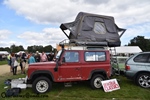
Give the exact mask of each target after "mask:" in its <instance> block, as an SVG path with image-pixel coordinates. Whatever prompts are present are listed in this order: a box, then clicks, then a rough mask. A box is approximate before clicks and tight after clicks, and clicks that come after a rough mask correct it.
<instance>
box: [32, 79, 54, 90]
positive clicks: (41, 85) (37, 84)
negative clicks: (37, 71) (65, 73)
mask: <svg viewBox="0 0 150 100" xmlns="http://www.w3.org/2000/svg"><path fill="white" fill-rule="evenodd" d="M51 87H52V84H51V81H50V79H48V78H47V77H39V78H37V79H35V80H34V82H33V84H32V89H33V91H34V92H35V93H45V92H48V91H50V90H51Z"/></svg>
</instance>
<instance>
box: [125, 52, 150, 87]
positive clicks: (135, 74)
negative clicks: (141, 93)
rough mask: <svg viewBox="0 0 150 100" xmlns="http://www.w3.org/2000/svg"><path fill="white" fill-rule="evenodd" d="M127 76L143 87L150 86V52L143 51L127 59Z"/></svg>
mask: <svg viewBox="0 0 150 100" xmlns="http://www.w3.org/2000/svg"><path fill="white" fill-rule="evenodd" d="M125 76H126V77H127V78H129V79H132V80H133V81H134V82H135V83H136V84H137V85H139V86H141V87H143V88H150V52H141V53H138V54H135V55H133V56H131V57H130V58H129V59H127V60H126V62H125Z"/></svg>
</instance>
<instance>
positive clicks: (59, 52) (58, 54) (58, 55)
mask: <svg viewBox="0 0 150 100" xmlns="http://www.w3.org/2000/svg"><path fill="white" fill-rule="evenodd" d="M61 52H62V50H60V51H58V53H57V55H56V59H58V58H59V57H60V54H61Z"/></svg>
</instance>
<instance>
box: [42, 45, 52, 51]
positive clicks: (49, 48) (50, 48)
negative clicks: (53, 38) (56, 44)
mask: <svg viewBox="0 0 150 100" xmlns="http://www.w3.org/2000/svg"><path fill="white" fill-rule="evenodd" d="M52 48H53V47H52V46H51V45H48V46H45V47H44V48H43V49H44V52H52Z"/></svg>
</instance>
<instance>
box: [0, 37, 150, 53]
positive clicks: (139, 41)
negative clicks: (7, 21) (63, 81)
mask: <svg viewBox="0 0 150 100" xmlns="http://www.w3.org/2000/svg"><path fill="white" fill-rule="evenodd" d="M125 46H139V47H140V48H141V50H142V51H150V39H146V38H145V37H144V36H137V37H134V38H133V39H131V40H130V42H129V43H128V44H127V45H125ZM0 51H8V52H19V51H27V52H36V51H39V52H43V51H44V52H55V51H56V48H53V47H52V46H51V45H47V46H44V47H43V46H41V45H39V46H38V45H34V46H28V47H27V50H25V49H24V47H23V46H22V45H20V46H16V45H15V44H13V45H11V46H10V48H9V47H5V48H3V47H0Z"/></svg>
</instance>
